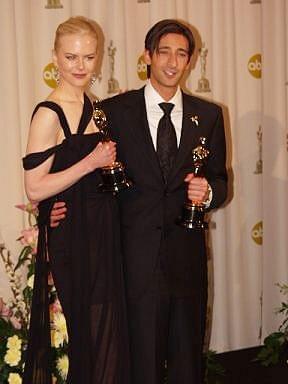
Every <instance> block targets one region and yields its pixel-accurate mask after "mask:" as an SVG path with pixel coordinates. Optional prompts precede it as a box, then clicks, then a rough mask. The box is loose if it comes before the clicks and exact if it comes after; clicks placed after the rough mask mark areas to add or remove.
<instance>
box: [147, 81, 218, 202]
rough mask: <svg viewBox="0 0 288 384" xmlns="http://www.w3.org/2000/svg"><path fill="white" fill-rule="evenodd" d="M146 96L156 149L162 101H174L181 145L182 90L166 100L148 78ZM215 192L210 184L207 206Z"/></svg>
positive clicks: (176, 128) (174, 114) (172, 113)
mask: <svg viewBox="0 0 288 384" xmlns="http://www.w3.org/2000/svg"><path fill="white" fill-rule="evenodd" d="M144 98H145V104H146V111H147V120H148V125H149V129H150V134H151V137H152V141H153V144H154V148H155V151H156V150H157V129H158V123H159V120H160V119H161V117H162V116H163V115H164V112H163V110H162V109H161V108H160V107H159V104H160V103H172V104H174V108H173V109H172V111H171V120H172V123H173V125H174V127H175V131H176V137H177V146H178V147H179V143H180V139H181V133H182V120H183V100H182V92H181V89H180V87H179V86H178V88H177V91H176V93H175V95H174V96H173V97H172V99H170V100H169V101H166V100H164V99H163V98H162V97H161V96H160V95H159V93H158V92H157V91H156V89H155V88H153V86H152V84H151V82H150V80H148V82H147V85H146V86H145V88H144ZM191 156H192V154H191ZM212 196H213V192H212V189H211V187H210V185H209V184H208V198H207V200H206V201H205V202H204V203H205V206H206V208H208V207H209V205H210V203H211V200H212Z"/></svg>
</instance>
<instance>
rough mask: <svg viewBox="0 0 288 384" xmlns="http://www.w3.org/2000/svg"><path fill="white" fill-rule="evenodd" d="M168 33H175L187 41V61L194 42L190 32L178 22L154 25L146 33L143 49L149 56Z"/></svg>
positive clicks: (172, 20) (160, 22)
mask: <svg viewBox="0 0 288 384" xmlns="http://www.w3.org/2000/svg"><path fill="white" fill-rule="evenodd" d="M168 33H177V34H179V35H182V36H184V37H186V39H187V41H188V56H189V60H190V59H191V56H192V54H193V52H194V49H195V40H194V37H193V34H192V32H191V30H190V29H189V28H188V27H187V26H186V25H185V24H182V23H180V21H178V20H174V19H166V20H161V21H159V22H158V23H156V24H155V25H154V26H153V27H152V28H151V29H150V30H149V31H148V33H147V35H146V37H145V49H146V50H148V51H149V53H150V56H152V54H153V53H154V51H155V50H157V49H158V47H159V42H160V39H161V37H162V36H164V35H167V34H168Z"/></svg>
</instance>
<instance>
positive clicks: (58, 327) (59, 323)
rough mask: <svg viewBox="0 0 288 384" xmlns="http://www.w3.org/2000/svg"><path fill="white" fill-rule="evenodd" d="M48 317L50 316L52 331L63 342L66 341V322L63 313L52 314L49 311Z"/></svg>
mask: <svg viewBox="0 0 288 384" xmlns="http://www.w3.org/2000/svg"><path fill="white" fill-rule="evenodd" d="M50 316H51V323H52V329H54V330H55V331H56V332H58V333H60V335H61V336H62V338H63V340H66V341H68V334H67V327H66V320H65V316H64V315H63V313H61V312H57V313H54V312H51V311H50Z"/></svg>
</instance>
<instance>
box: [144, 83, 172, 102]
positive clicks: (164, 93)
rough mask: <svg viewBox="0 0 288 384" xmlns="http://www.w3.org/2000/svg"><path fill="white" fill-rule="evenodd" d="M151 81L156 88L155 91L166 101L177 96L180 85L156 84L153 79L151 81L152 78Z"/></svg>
mask: <svg viewBox="0 0 288 384" xmlns="http://www.w3.org/2000/svg"><path fill="white" fill-rule="evenodd" d="M150 83H151V85H152V87H153V88H154V89H155V91H156V92H157V93H158V94H159V95H160V96H161V97H162V99H163V100H165V101H169V100H171V99H172V97H174V96H175V94H176V92H177V90H178V86H176V87H161V86H159V85H156V86H155V84H154V82H153V81H151V79H150Z"/></svg>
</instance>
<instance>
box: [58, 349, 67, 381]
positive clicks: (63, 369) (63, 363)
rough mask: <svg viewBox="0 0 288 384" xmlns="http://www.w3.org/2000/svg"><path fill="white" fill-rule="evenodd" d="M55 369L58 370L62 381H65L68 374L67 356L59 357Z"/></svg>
mask: <svg viewBox="0 0 288 384" xmlns="http://www.w3.org/2000/svg"><path fill="white" fill-rule="evenodd" d="M56 367H57V369H58V372H59V373H60V375H61V377H62V379H64V380H65V379H66V377H67V373H68V368H69V360H68V356H67V355H63V356H61V357H59V359H58V360H57V364H56Z"/></svg>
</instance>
